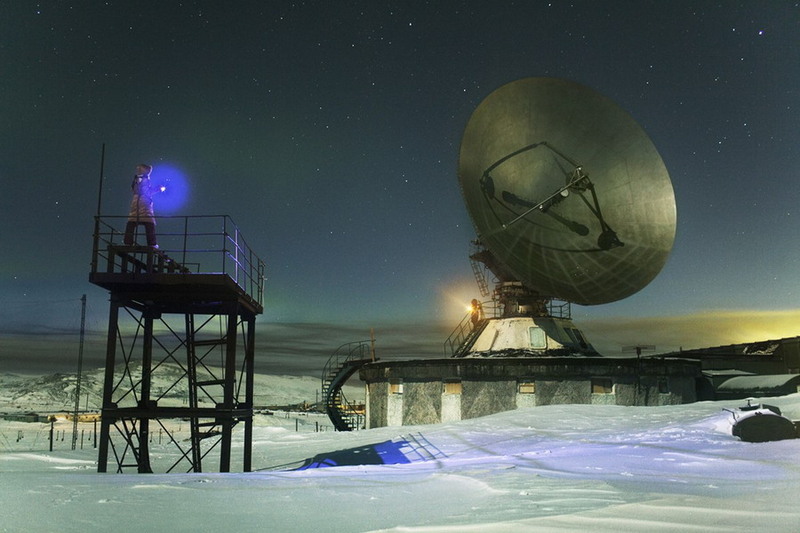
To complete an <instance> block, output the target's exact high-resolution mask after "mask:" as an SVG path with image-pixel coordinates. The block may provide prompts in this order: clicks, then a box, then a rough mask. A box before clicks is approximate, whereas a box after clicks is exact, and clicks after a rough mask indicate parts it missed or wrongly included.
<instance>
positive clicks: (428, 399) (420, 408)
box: [359, 356, 700, 428]
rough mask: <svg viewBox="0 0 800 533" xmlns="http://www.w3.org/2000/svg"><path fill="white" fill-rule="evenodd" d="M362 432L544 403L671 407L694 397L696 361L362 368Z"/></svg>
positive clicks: (488, 361)
mask: <svg viewBox="0 0 800 533" xmlns="http://www.w3.org/2000/svg"><path fill="white" fill-rule="evenodd" d="M359 377H360V379H361V380H362V381H364V382H365V383H366V391H367V394H366V411H367V412H366V427H367V428H375V427H383V426H403V425H415V424H434V423H439V422H450V421H456V420H462V419H468V418H476V417H480V416H486V415H490V414H493V413H498V412H502V411H509V410H513V409H518V408H524V407H535V406H539V405H551V404H567V403H578V404H605V405H609V404H610V405H672V404H681V403H689V402H693V401H695V400H696V383H697V380H698V378H699V377H700V365H699V363H698V362H697V361H689V360H680V359H671V360H662V359H637V358H606V357H552V356H541V357H507V358H506V357H502V358H497V357H496V358H461V359H454V358H448V359H433V360H410V361H399V362H380V361H378V362H374V363H369V364H366V365H364V366H362V367H361V369H360V371H359Z"/></svg>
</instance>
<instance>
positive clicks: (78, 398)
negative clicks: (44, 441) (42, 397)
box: [72, 294, 86, 450]
mask: <svg viewBox="0 0 800 533" xmlns="http://www.w3.org/2000/svg"><path fill="white" fill-rule="evenodd" d="M85 327H86V295H85V294H84V295H83V296H82V297H81V340H80V345H79V347H78V376H77V379H76V382H75V411H74V412H73V413H72V449H73V450H74V449H75V444H76V443H77V441H78V410H79V409H80V407H81V373H82V372H83V334H84V330H85Z"/></svg>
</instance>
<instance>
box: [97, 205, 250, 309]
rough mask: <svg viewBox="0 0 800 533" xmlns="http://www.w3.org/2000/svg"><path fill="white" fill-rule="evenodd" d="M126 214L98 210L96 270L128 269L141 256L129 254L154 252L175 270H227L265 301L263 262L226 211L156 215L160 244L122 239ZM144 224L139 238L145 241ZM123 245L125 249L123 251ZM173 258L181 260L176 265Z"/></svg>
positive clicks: (237, 280)
mask: <svg viewBox="0 0 800 533" xmlns="http://www.w3.org/2000/svg"><path fill="white" fill-rule="evenodd" d="M126 223H127V217H126V216H96V217H95V229H94V240H93V246H92V262H91V268H92V273H93V274H94V273H128V271H127V270H126V269H130V268H134V267H135V266H136V264H137V261H135V260H134V261H129V260H127V259H126V258H129V257H134V258H135V257H137V255H148V257H152V256H153V255H154V254H155V255H157V256H158V258H159V259H161V260H165V259H166V260H167V261H168V262H170V263H172V264H173V267H172V268H170V269H167V270H165V271H163V272H165V273H169V274H176V275H188V274H225V275H227V276H228V277H230V278H231V279H232V280H233V281H234V282H235V283H236V284H237V285H238V286H239V287H240V288H241V289H242V290H243V291H244V292H245V293H246V294H247V295H248V296H249V297H250V298H252V299H253V300H254V301H256V302H257V303H258V304H259V305H262V304H263V297H264V278H265V272H266V268H265V264H264V261H263V260H261V259H260V258H259V257H258V256H257V255H256V254H255V252H253V250H252V249H251V248H250V247H249V246H248V244H247V242H246V241H245V239H244V236H243V235H242V233H241V231H239V228H238V227H237V226H236V224H235V223H234V222H233V220H232V219H231V218H230V217H229V216H228V215H200V216H166V217H156V234H157V237H158V248H157V249H155V250H154V249H153V248H151V247H147V246H145V245H143V244H135V245H134V246H126V245H125V244H124V242H123V237H124V233H125V232H124V230H125V225H126ZM143 229H144V228H143V227H142V226H141V225H140V226H137V233H138V234H136V235H135V238H136V239H137V241H139V242H142V241H144V236H143V235H142V233H143ZM121 251H123V252H125V253H120V252H121ZM174 264H177V265H178V266H177V267H175V266H174Z"/></svg>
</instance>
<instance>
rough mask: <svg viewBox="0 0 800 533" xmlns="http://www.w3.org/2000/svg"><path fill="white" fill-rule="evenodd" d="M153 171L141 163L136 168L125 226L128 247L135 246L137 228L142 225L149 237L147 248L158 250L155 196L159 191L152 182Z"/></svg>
mask: <svg viewBox="0 0 800 533" xmlns="http://www.w3.org/2000/svg"><path fill="white" fill-rule="evenodd" d="M152 170H153V167H152V166H150V165H148V164H146V163H140V164H139V165H137V166H136V175H135V176H134V177H133V182H132V183H131V190H132V191H133V198H132V199H131V208H130V211H129V212H128V223H127V224H126V226H125V237H124V239H123V242H124V243H125V245H126V246H133V244H134V242H135V241H134V233H135V231H136V226H138V225H142V226H144V231H145V235H146V237H147V246H151V247H153V248H158V244H157V242H156V218H155V213H154V211H153V195H154V194H155V193H156V192H157V189H156V188H155V187H154V186H153V184H152V182H151V181H150V172H152Z"/></svg>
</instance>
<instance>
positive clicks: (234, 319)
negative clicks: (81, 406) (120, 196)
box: [89, 215, 264, 473]
mask: <svg viewBox="0 0 800 533" xmlns="http://www.w3.org/2000/svg"><path fill="white" fill-rule="evenodd" d="M125 221H126V217H109V216H102V217H101V216H97V217H95V228H94V244H93V248H92V263H91V273H90V275H89V281H90V282H91V283H93V284H95V285H98V286H100V287H103V288H104V289H107V290H108V291H109V293H110V310H109V320H108V338H107V348H106V362H105V384H104V388H103V407H102V424H101V432H100V443H99V456H98V466H97V470H98V472H106V471H108V470H109V462H110V463H111V467H110V468H111V469H115V470H116V471H117V472H128V471H136V472H140V473H145V472H202V471H204V467H205V466H209V467H210V469H211V470H212V471H219V472H230V471H238V470H241V471H243V472H248V471H250V470H251V455H252V452H251V448H252V430H253V360H254V341H255V319H256V315H258V314H260V313H262V311H263V290H264V262H263V261H262V260H261V259H259V258H258V257H257V256H256V255H255V254H254V253H253V251H252V250H251V249H250V248H249V247H248V246H247V244H246V242H245V240H244V238H243V236H242V234H241V233H240V232H239V229H238V228H237V227H236V225H235V224H234V223H233V221H232V220H231V219H230V218H229V217H228V216H224V215H220V216H198V217H188V216H184V217H158V226H157V227H158V238H159V245H160V248H153V247H149V246H141V245H133V246H126V245H124V244H123V231H121V229H120V228H122V229H124V226H125ZM139 240H140V241H141V240H142V238H141V237H140V238H139ZM237 426H239V427H238V428H237ZM234 428H237V431H238V430H240V429H243V445H242V446H241V447H239V445H238V442H239V440H238V439H237V445H236V447H237V452H241V456H238V453H237V454H236V456H234V453H233V451H234V445H233V443H232V435H233V433H234ZM187 430H188V434H189V436H188V438H187V437H186V432H187ZM215 463H216V466H214V464H215ZM114 465H116V466H114Z"/></svg>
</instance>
